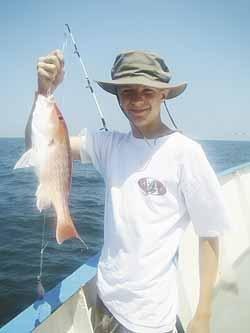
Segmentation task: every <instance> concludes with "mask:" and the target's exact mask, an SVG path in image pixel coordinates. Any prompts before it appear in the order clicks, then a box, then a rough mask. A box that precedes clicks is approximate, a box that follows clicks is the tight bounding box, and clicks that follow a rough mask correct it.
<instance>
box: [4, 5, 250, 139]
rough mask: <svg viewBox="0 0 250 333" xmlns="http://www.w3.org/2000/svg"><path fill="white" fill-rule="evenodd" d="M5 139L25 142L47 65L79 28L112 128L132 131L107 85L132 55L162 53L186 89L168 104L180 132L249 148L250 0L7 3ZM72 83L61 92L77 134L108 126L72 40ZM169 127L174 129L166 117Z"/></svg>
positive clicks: (68, 62)
mask: <svg viewBox="0 0 250 333" xmlns="http://www.w3.org/2000/svg"><path fill="white" fill-rule="evenodd" d="M0 6H1V7H0V28H1V33H0V42H1V44H0V45H1V46H0V54H1V58H0V59H1V61H0V87H1V88H0V100H1V108H0V115H1V121H0V137H23V136H24V128H25V124H26V121H27V118H28V115H29V112H30V109H31V106H32V102H33V98H34V92H35V90H36V89H37V76H36V65H37V61H38V58H39V57H40V56H45V55H47V54H48V53H49V52H51V51H52V50H55V49H58V48H59V49H60V48H62V45H63V41H64V31H65V28H64V25H65V23H68V24H69V25H70V27H71V30H72V32H73V35H74V37H75V40H76V42H77V44H78V49H79V51H80V53H81V56H82V58H83V61H84V63H85V66H86V68H87V71H88V74H89V77H90V79H91V81H92V82H93V87H94V90H95V93H96V95H97V99H98V101H99V103H100V105H101V108H102V111H103V114H104V116H105V119H106V122H107V125H108V128H109V129H115V130H119V131H128V130H129V125H128V121H127V119H126V118H124V115H123V114H122V112H121V111H120V109H119V107H118V104H117V101H116V98H115V97H114V96H113V95H111V94H108V93H106V92H105V91H104V90H102V89H101V88H100V87H99V86H98V85H97V84H96V83H95V82H94V80H109V79H110V70H111V67H112V64H113V62H114V59H115V57H116V55H117V54H118V53H120V52H122V51H124V50H131V49H137V50H144V51H153V52H156V53H158V54H160V55H161V56H162V57H163V58H164V59H165V61H166V63H167V65H168V67H169V68H170V71H171V73H172V79H171V82H170V83H173V84H176V83H180V82H183V81H187V82H188V87H187V89H186V91H185V92H184V93H183V94H182V95H180V96H178V97H177V98H174V99H172V100H171V101H168V107H169V109H170V112H171V115H172V116H173V118H174V120H175V122H176V124H177V125H178V127H179V128H180V129H182V130H183V132H184V134H187V135H188V136H191V137H193V138H195V139H225V140H250V112H249V111H250V43H249V36H250V20H249V12H250V2H249V0H238V1H228V0H220V1H218V0H210V1H200V0H199V1H198V0H189V1H187V0H171V1H170V0H155V1H149V0H144V1H141V0H126V1H121V0H106V1H104V0H81V1H80V0H78V1H64V0H60V1H58V0H53V1H48V0H43V1H35V0H32V1H31V0H25V1H18V0H12V1H3V0H0ZM64 56H65V70H66V75H65V78H64V82H63V83H62V84H61V85H60V86H59V87H58V89H57V90H56V92H55V97H56V100H57V103H58V105H59V107H60V109H61V111H62V113H63V115H64V117H65V120H66V122H67V125H68V128H69V132H70V135H77V134H79V132H80V131H81V130H82V129H83V128H85V127H87V128H90V129H98V128H100V127H101V122H100V119H99V115H98V112H97V108H96V106H95V103H94V101H93V98H92V96H91V94H90V92H89V90H88V89H86V82H85V79H84V75H83V72H82V69H81V67H80V63H79V60H78V58H77V57H76V55H74V54H73V46H72V43H71V41H70V39H68V41H67V46H66V48H65V53H64ZM162 115H163V116H162V117H163V120H164V121H165V122H166V123H167V124H168V125H169V126H170V127H171V123H170V121H169V118H168V116H167V113H166V111H162Z"/></svg>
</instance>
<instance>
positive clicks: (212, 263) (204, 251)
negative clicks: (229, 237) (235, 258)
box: [195, 237, 219, 318]
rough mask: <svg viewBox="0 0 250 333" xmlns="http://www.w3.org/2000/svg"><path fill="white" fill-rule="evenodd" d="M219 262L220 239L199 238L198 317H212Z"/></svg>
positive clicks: (196, 314)
mask: <svg viewBox="0 0 250 333" xmlns="http://www.w3.org/2000/svg"><path fill="white" fill-rule="evenodd" d="M218 261H219V239H218V238H217V237H210V238H203V237H200V238H199V270H200V297H199V303H198V306H197V309H196V313H195V316H196V317H208V318H209V317H210V316H211V312H212V293H213V288H214V285H215V282H216V277H217V272H218Z"/></svg>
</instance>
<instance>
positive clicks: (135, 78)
mask: <svg viewBox="0 0 250 333" xmlns="http://www.w3.org/2000/svg"><path fill="white" fill-rule="evenodd" d="M37 69H38V93H39V94H42V95H45V96H46V94H47V92H48V90H49V91H50V92H53V90H54V89H56V87H57V86H58V84H59V83H60V82H61V81H62V79H63V55H62V54H61V53H60V51H54V52H53V53H51V54H49V55H48V56H47V57H42V58H39V62H38V66H37ZM111 75H112V80H111V81H98V82H97V83H98V84H99V85H100V86H101V87H102V88H103V89H104V90H106V91H107V92H109V93H111V94H113V95H115V96H116V97H117V99H118V102H119V105H120V107H121V110H122V112H123V113H124V115H125V116H126V117H127V119H128V121H129V124H130V127H131V131H130V132H129V133H128V134H124V133H119V132H115V131H114V132H104V131H103V132H90V131H88V130H86V131H85V135H83V136H82V137H81V138H78V137H72V138H71V140H70V142H71V148H72V154H73V157H74V159H81V160H82V162H91V163H93V165H94V167H95V168H96V169H97V170H98V171H99V172H100V174H101V175H102V176H103V177H104V180H105V183H106V195H105V216H104V245H103V248H102V253H101V257H100V261H99V264H98V273H97V291H98V298H97V311H96V321H95V330H94V331H95V333H99V332H116V333H118V332H119V333H121V332H143V333H164V332H168V333H170V332H175V327H176V316H177V312H178V290H177V281H176V270H177V259H178V248H179V244H180V241H181V238H182V235H183V232H184V231H185V229H186V227H187V225H188V224H189V222H190V221H192V223H193V225H194V228H195V231H196V233H197V235H198V236H199V249H200V263H199V264H200V297H199V303H198V306H197V310H196V313H195V315H194V318H193V319H192V321H191V322H190V324H189V325H188V328H187V332H188V333H209V332H210V330H209V320H210V316H211V298H212V288H213V285H214V283H215V279H216V274H217V268H218V255H219V251H218V248H219V243H218V237H219V235H220V234H221V233H222V232H224V231H225V230H226V229H227V226H228V216H227V213H226V210H225V206H224V201H223V197H222V193H221V189H220V185H219V183H218V180H217V178H216V175H215V173H214V171H213V170H212V168H211V166H210V164H209V163H208V161H207V159H206V156H205V154H204V152H203V150H202V148H201V146H200V145H199V144H198V143H197V142H195V141H193V140H191V139H190V138H188V137H186V136H185V135H183V134H181V133H179V132H178V131H174V130H171V129H170V128H169V127H167V126H166V125H165V124H164V123H163V122H162V120H161V104H162V103H163V102H164V101H165V100H166V99H170V98H174V97H176V96H178V95H179V94H181V93H182V92H183V91H184V90H185V88H186V83H182V84H178V85H171V84H170V83H169V81H170V78H171V74H170V71H169V69H168V67H167V65H166V64H165V62H164V60H163V59H162V58H161V57H160V56H158V55H156V54H153V53H150V52H142V51H129V52H124V53H121V54H120V55H118V56H117V57H116V59H115V62H114V65H113V68H112V71H111ZM30 120H31V117H30ZM29 133H30V121H29V123H28V124H27V127H26V145H27V148H28V146H29V145H30V144H31V143H30V135H29Z"/></svg>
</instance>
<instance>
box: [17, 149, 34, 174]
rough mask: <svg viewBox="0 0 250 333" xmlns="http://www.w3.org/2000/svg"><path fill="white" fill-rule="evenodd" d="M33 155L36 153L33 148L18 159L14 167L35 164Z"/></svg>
mask: <svg viewBox="0 0 250 333" xmlns="http://www.w3.org/2000/svg"><path fill="white" fill-rule="evenodd" d="M33 155H34V154H33V150H32V149H29V150H28V151H26V152H25V153H24V154H23V155H22V156H21V158H20V159H19V160H18V161H17V163H16V165H15V166H14V169H20V168H29V167H33V166H35V162H34V158H33Z"/></svg>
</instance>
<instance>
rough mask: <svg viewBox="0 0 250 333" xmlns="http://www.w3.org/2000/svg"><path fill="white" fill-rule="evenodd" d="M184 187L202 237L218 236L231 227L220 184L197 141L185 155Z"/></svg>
mask: <svg viewBox="0 0 250 333" xmlns="http://www.w3.org/2000/svg"><path fill="white" fill-rule="evenodd" d="M181 188H182V193H183V195H184V198H185V202H186V206H187V210H188V213H189V216H190V219H191V221H192V223H193V226H194V229H195V232H196V233H197V234H198V235H199V236H200V237H218V236H220V235H221V234H223V233H224V232H226V231H228V230H230V229H231V228H230V224H231V221H230V216H229V212H228V209H227V207H226V203H225V200H224V197H223V192H222V188H221V185H220V183H219V181H218V178H217V176H216V174H215V172H214V170H213V168H212V167H211V165H210V163H209V162H208V160H207V157H206V155H205V153H204V151H203V149H202V147H201V145H200V144H198V143H196V144H194V145H193V146H192V148H189V149H188V151H187V152H186V153H185V157H184V158H183V164H182V176H181Z"/></svg>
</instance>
